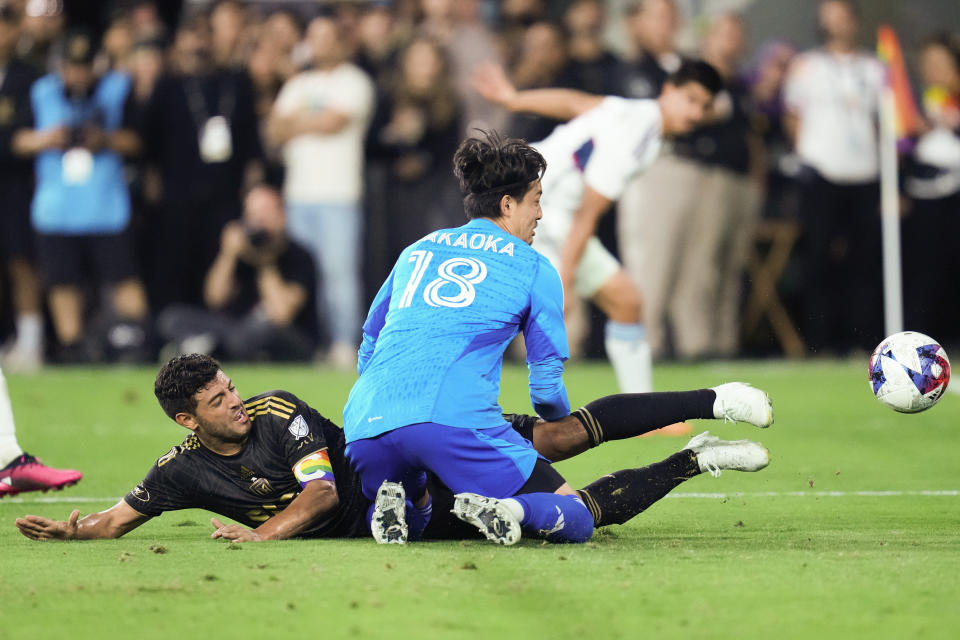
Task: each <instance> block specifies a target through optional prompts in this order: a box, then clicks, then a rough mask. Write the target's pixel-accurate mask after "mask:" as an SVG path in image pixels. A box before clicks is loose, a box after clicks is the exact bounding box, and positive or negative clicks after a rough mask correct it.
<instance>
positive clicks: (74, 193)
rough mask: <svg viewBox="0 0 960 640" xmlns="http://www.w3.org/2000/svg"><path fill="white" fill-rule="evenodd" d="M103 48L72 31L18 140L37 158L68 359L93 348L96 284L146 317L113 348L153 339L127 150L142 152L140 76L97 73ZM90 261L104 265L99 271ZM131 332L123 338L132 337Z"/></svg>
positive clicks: (129, 312)
mask: <svg viewBox="0 0 960 640" xmlns="http://www.w3.org/2000/svg"><path fill="white" fill-rule="evenodd" d="M94 53H95V47H94V42H93V40H92V37H91V36H90V34H89V33H86V32H83V31H74V32H72V33H70V34H68V37H67V38H66V40H65V43H64V52H63V62H62V63H61V65H60V68H59V70H58V72H57V73H54V74H50V75H46V76H44V77H42V78H40V79H39V80H37V82H35V83H34V85H33V88H32V89H31V94H30V95H31V104H32V120H33V122H32V124H31V126H30V128H27V129H22V130H20V131H19V132H18V133H17V135H16V136H15V137H14V140H13V148H14V151H16V152H17V153H20V154H25V155H35V156H36V177H37V186H36V192H35V194H34V197H33V205H32V223H33V227H34V229H35V230H36V232H37V234H38V257H39V262H40V264H41V267H42V271H43V275H44V279H45V281H46V284H47V286H48V287H49V295H48V303H49V307H50V315H51V317H52V320H53V327H54V331H55V332H56V336H57V340H58V341H59V343H60V352H59V358H60V359H61V360H62V361H78V360H79V361H82V360H86V359H88V358H90V357H91V356H92V354H90V353H89V352H88V351H87V345H85V344H84V337H85V332H84V320H85V313H84V311H85V309H84V292H85V289H84V287H85V286H87V285H90V284H94V283H95V284H109V285H110V286H111V290H112V300H111V302H112V306H113V310H114V311H115V313H116V314H117V316H119V318H121V319H122V320H123V321H125V322H129V323H131V325H134V326H138V325H139V330H138V331H137V332H136V334H137V335H136V337H131V338H130V342H131V343H130V344H116V345H114V346H116V347H118V348H119V347H131V348H134V349H135V348H142V347H143V344H144V341H145V339H146V329H145V326H144V324H145V323H146V321H147V300H146V295H145V293H144V290H143V286H142V284H141V282H140V279H139V278H138V277H137V274H136V267H135V261H134V256H133V245H132V236H131V234H130V229H129V225H130V200H129V194H128V191H127V184H126V179H125V176H124V166H123V156H125V155H131V154H135V153H137V152H138V151H139V150H140V139H139V137H138V136H137V134H136V133H135V132H134V131H133V130H131V129H130V128H129V124H128V117H129V116H127V115H126V114H127V113H128V112H129V106H128V105H129V102H130V85H131V81H130V77H129V76H127V75H124V74H121V73H115V72H110V73H107V74H106V75H104V76H102V77H99V78H98V77H97V76H96V75H95V74H94V70H93V56H94ZM88 263H89V264H92V265H94V266H95V268H96V273H95V275H94V277H93V278H92V279H91V278H89V277H88V276H87V274H86V272H85V269H84V266H85V264H88ZM129 334H130V332H127V333H126V334H124V333H121V334H118V338H121V339H122V341H124V342H126V341H127V337H123V336H128V335H129ZM134 343H135V344H134Z"/></svg>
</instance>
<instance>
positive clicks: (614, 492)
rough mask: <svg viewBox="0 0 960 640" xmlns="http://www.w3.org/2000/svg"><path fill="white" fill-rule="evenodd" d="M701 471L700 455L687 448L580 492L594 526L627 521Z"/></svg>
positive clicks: (614, 474) (626, 470)
mask: <svg viewBox="0 0 960 640" xmlns="http://www.w3.org/2000/svg"><path fill="white" fill-rule="evenodd" d="M699 473H700V465H699V464H698V463H697V458H696V456H695V455H694V454H693V452H692V451H687V450H686V449H684V450H683V451H679V452H677V453H675V454H673V455H672V456H670V457H669V458H667V459H666V460H663V461H661V462H655V463H654V464H651V465H650V466H647V467H642V468H640V469H624V470H623V471H617V472H616V473H611V474H610V475H608V476H603V477H602V478H600V479H599V480H597V481H596V482H594V483H592V484H589V485H587V486H586V487H584V488H583V489H580V495H581V497H582V498H583V502H584V504H586V505H587V508H588V509H589V510H590V514H591V515H592V516H593V526H594V527H604V526H606V525H608V524H623V523H624V522H626V521H627V520H629V519H630V518H632V517H634V516H635V515H637V514H639V513H640V512H642V511H644V510H646V509H647V507H649V506H650V505H652V504H653V503H654V502H656V501H657V500H659V499H660V498H662V497H663V496H665V495H667V494H668V493H670V492H671V491H672V490H673V489H675V488H676V487H678V486H680V485H681V484H683V483H684V482H686V481H687V480H689V479H690V478H692V477H694V476H695V475H697V474H699Z"/></svg>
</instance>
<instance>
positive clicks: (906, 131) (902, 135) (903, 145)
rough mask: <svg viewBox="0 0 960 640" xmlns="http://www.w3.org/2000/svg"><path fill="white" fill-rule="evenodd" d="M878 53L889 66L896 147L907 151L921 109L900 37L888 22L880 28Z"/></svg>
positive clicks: (918, 126)
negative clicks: (914, 93) (911, 84)
mask: <svg viewBox="0 0 960 640" xmlns="http://www.w3.org/2000/svg"><path fill="white" fill-rule="evenodd" d="M877 56H878V57H879V58H880V60H881V61H882V62H883V63H884V65H885V66H886V68H887V85H888V86H889V87H890V89H891V90H892V91H893V100H894V128H895V130H896V133H897V148H898V149H899V150H900V151H906V150H907V149H908V148H909V146H910V143H911V138H912V136H914V135H916V134H917V133H918V132H919V131H920V113H919V111H918V110H917V102H916V100H914V97H913V90H912V89H911V88H910V78H909V77H908V76H907V65H906V64H905V63H904V60H903V51H902V50H901V49H900V41H899V40H898V39H897V34H896V32H894V30H893V29H892V28H891V27H889V26H888V25H881V26H880V27H879V28H878V29H877Z"/></svg>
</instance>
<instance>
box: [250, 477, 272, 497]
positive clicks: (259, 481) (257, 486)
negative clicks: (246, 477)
mask: <svg viewBox="0 0 960 640" xmlns="http://www.w3.org/2000/svg"><path fill="white" fill-rule="evenodd" d="M250 491H252V492H253V493H255V494H257V495H258V496H267V495H270V494H271V493H272V492H273V485H271V484H270V481H269V480H267V479H266V478H254V479H253V482H251V483H250Z"/></svg>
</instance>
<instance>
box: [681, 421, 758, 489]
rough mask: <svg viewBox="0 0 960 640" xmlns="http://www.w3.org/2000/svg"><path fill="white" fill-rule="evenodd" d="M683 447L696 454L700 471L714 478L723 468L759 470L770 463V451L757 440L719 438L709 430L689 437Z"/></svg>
mask: <svg viewBox="0 0 960 640" xmlns="http://www.w3.org/2000/svg"><path fill="white" fill-rule="evenodd" d="M684 449H687V450H689V451H692V452H693V453H694V455H696V456H697V464H699V465H700V471H701V472H703V473H709V474H710V475H712V476H713V477H714V478H716V477H718V476H719V475H720V472H721V471H723V470H724V469H730V470H731V471H760V469H763V468H764V467H766V466H767V465H768V464H770V452H769V451H767V449H766V447H764V446H763V445H762V444H760V443H759V442H752V441H750V440H721V439H720V438H718V437H717V436H714V435H711V434H710V432H709V431H704V432H703V433H701V434H700V435H698V436H694V437H693V438H691V439H690V442H688V443H687V446H686V447H684Z"/></svg>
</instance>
